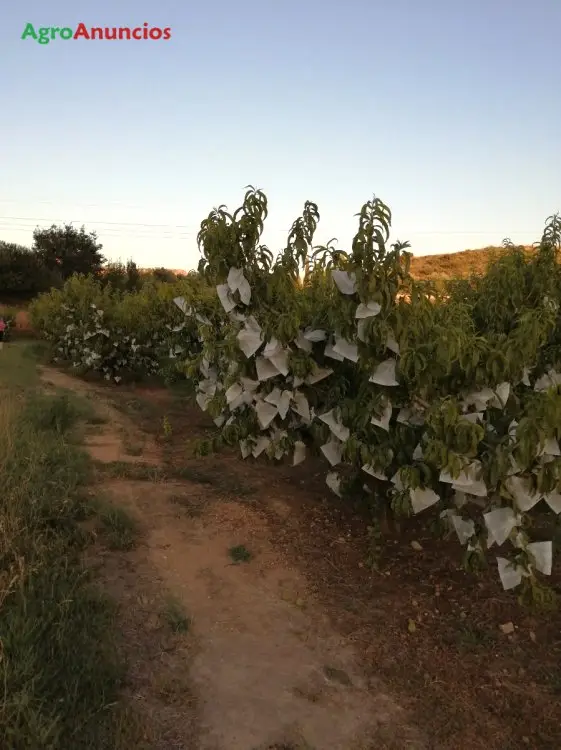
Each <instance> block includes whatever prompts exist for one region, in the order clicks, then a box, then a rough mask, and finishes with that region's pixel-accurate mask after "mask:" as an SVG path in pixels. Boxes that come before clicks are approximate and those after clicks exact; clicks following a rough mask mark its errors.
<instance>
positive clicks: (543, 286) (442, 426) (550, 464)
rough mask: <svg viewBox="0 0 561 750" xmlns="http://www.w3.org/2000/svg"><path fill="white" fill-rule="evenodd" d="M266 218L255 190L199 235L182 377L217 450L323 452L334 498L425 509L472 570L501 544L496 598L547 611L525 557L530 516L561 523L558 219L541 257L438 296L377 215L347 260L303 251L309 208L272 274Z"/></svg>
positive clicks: (499, 264)
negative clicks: (544, 515)
mask: <svg viewBox="0 0 561 750" xmlns="http://www.w3.org/2000/svg"><path fill="white" fill-rule="evenodd" d="M266 215H267V200H266V197H265V196H264V195H263V193H261V192H260V191H255V190H253V189H251V190H249V191H248V192H247V194H246V197H245V201H244V204H243V206H242V207H241V208H240V209H238V211H236V213H235V214H233V215H232V214H229V213H227V212H226V210H225V209H224V208H219V209H216V210H215V211H213V212H212V213H211V214H210V215H209V217H208V218H207V219H206V220H205V221H203V223H202V225H201V231H200V233H199V243H200V247H201V252H202V255H203V258H202V261H201V264H200V271H201V272H202V273H203V274H204V276H205V278H206V279H207V280H208V282H209V284H211V285H213V286H215V287H216V291H217V296H216V298H215V300H214V302H213V304H211V303H210V302H207V303H206V305H204V306H198V305H197V304H195V306H194V307H193V309H192V310H190V311H188V315H190V316H191V319H193V316H196V317H197V320H198V336H199V341H200V346H201V352H200V354H198V355H197V356H196V357H190V358H189V359H188V361H187V362H186V368H187V371H188V372H189V373H190V375H191V376H193V377H194V378H195V380H196V383H197V391H198V394H197V401H198V403H199V405H200V406H201V408H203V409H205V410H208V412H209V413H210V414H211V416H212V417H213V418H214V420H215V422H216V424H217V425H218V426H219V427H220V435H219V438H218V439H217V440H216V441H214V445H219V444H220V443H228V444H232V443H238V444H239V446H240V449H241V453H242V456H243V457H244V458H247V457H248V456H254V457H257V456H259V455H260V454H261V453H265V454H267V455H268V456H269V457H270V458H273V459H277V460H278V459H281V458H282V457H284V456H285V455H287V454H291V455H292V456H293V462H294V463H295V464H296V463H300V462H301V461H302V460H304V457H305V454H306V449H307V448H308V447H309V448H311V449H312V450H313V451H318V450H319V452H321V453H322V454H323V455H324V456H325V458H326V459H327V460H328V462H329V463H330V464H331V469H330V471H329V472H328V474H327V483H328V485H329V487H330V488H331V489H332V490H334V491H335V492H336V493H337V494H342V495H343V494H345V493H348V492H351V491H352V492H353V493H356V492H357V491H359V490H361V489H362V490H364V491H365V492H366V493H367V494H368V495H369V496H370V498H371V502H372V504H373V505H378V506H379V505H381V504H384V505H389V506H390V507H391V508H392V509H393V510H394V511H395V512H401V513H405V514H409V513H419V512H421V511H423V510H426V509H428V508H431V507H432V508H435V509H437V510H438V511H439V513H440V516H441V518H442V519H443V520H444V521H446V522H447V523H448V524H449V525H450V528H451V529H453V530H455V532H456V533H457V536H458V538H459V540H460V542H461V543H462V544H464V545H465V546H466V562H468V563H470V564H478V563H481V562H484V559H485V551H486V549H487V547H490V546H492V545H494V544H497V546H501V545H503V544H504V543H506V542H507V541H508V542H509V543H510V553H509V559H507V558H506V557H502V556H498V557H497V564H498V570H499V574H500V577H501V580H502V583H503V586H504V587H505V588H513V587H515V586H518V585H519V584H521V583H522V584H524V585H523V593H524V594H526V593H528V592H530V593H532V594H533V595H541V594H542V589H541V587H540V584H539V582H538V579H537V577H536V571H538V572H541V573H545V574H549V573H550V572H551V552H552V546H551V542H548V541H531V516H532V514H531V512H530V511H532V510H533V509H534V508H535V506H537V503H538V502H540V501H542V500H543V501H545V503H542V506H543V507H544V509H546V508H547V510H551V511H553V512H555V513H559V512H560V511H561V457H560V456H561V450H560V448H559V438H560V436H561V434H560V433H561V394H560V389H559V386H560V385H561V374H560V371H561V350H560V348H559V343H560V338H559V337H560V335H561V334H560V332H561V325H560V322H561V320H560V315H559V305H558V302H557V300H558V299H559V297H560V274H559V267H558V265H557V263H556V253H557V251H558V249H559V246H560V242H561V222H560V220H559V219H558V217H552V218H551V219H550V220H549V222H548V224H547V226H546V231H545V232H544V236H543V238H542V240H541V242H540V243H539V245H538V247H537V250H536V253H535V254H533V255H531V256H529V255H528V254H527V253H525V252H524V251H523V250H522V249H517V248H513V247H510V246H508V245H507V246H506V247H505V254H503V255H502V256H501V257H500V258H499V259H498V260H497V261H496V262H495V263H494V264H492V265H491V267H490V268H489V271H488V273H487V274H485V275H484V276H482V277H481V278H480V279H479V280H477V279H472V280H471V282H470V283H468V284H467V285H465V284H464V285H461V286H457V287H456V288H454V287H453V286H452V285H451V286H449V287H445V288H441V289H437V288H434V287H431V286H430V285H429V284H427V283H423V284H421V283H419V282H415V281H414V280H413V279H412V278H411V277H410V275H409V270H408V266H409V254H408V253H407V252H406V249H407V245H406V244H404V243H394V244H392V245H390V244H389V232H390V226H391V213H390V211H389V209H388V208H387V206H385V205H384V204H383V203H382V202H381V201H379V200H378V199H375V200H372V201H369V202H368V203H366V204H365V205H364V206H363V207H362V209H361V212H360V215H359V228H358V232H357V234H356V236H355V238H354V240H353V243H352V248H351V250H350V252H342V251H339V250H337V249H335V248H334V247H333V246H332V245H328V246H326V247H320V248H314V247H313V244H312V243H313V236H314V232H315V229H316V226H317V222H318V220H319V213H318V210H317V207H316V206H315V205H314V204H312V203H306V205H305V208H304V212H303V215H302V217H301V218H300V219H297V220H296V221H295V223H294V225H293V227H292V230H291V232H290V234H289V238H288V243H287V246H286V248H285V249H284V250H283V251H282V252H281V253H280V254H279V255H278V256H277V257H276V258H274V257H273V255H272V253H271V252H270V251H269V250H268V249H267V248H266V247H264V246H263V245H261V244H260V237H261V233H262V230H263V223H264V219H265V217H266ZM195 302H196V301H195ZM176 304H178V305H181V306H183V307H185V303H184V301H182V300H176ZM209 447H210V446H204V449H205V450H206V449H208V448H209Z"/></svg>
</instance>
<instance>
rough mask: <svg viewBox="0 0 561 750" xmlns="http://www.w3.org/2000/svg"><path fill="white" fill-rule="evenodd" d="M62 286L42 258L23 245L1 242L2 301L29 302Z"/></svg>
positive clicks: (0, 278) (0, 281)
mask: <svg viewBox="0 0 561 750" xmlns="http://www.w3.org/2000/svg"><path fill="white" fill-rule="evenodd" d="M57 284H60V276H59V275H58V274H57V273H55V272H51V271H50V270H49V269H47V268H46V266H45V264H44V263H43V261H42V260H41V258H40V256H39V255H38V254H37V253H35V252H34V251H32V250H30V249H29V248H27V247H23V246H22V245H15V244H13V243H9V242H0V299H2V300H4V301H7V300H27V299H31V298H32V297H34V296H35V295H37V294H39V293H41V292H44V291H46V290H47V289H50V288H51V286H56V285H57Z"/></svg>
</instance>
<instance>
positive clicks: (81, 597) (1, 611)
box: [0, 344, 123, 750]
mask: <svg viewBox="0 0 561 750" xmlns="http://www.w3.org/2000/svg"><path fill="white" fill-rule="evenodd" d="M24 351H25V348H24V347H23V346H19V345H16V344H13V345H12V344H10V346H9V347H5V349H4V350H3V351H2V352H1V353H0V354H1V355H2V359H1V362H2V366H1V367H0V372H1V374H2V383H3V384H4V385H6V383H9V382H10V380H11V378H12V376H13V375H15V373H14V371H13V369H10V368H14V367H15V366H16V365H17V366H21V367H22V368H23V369H20V370H19V371H17V384H18V388H17V389H16V388H10V389H8V390H5V391H4V392H3V393H2V398H0V487H1V488H2V492H0V530H1V532H0V643H1V646H2V650H1V655H2V700H1V701H0V727H1V728H2V729H1V734H2V743H1V744H2V747H3V748H4V747H5V748H6V750H8V749H9V750H34V749H35V748H37V749H38V748H45V750H68V749H69V748H72V750H114V748H115V747H116V746H117V741H118V738H117V734H116V733H117V732H122V731H123V727H122V724H119V726H117V724H116V712H117V710H118V706H119V704H118V702H117V697H118V690H119V687H120V684H121V680H122V676H123V671H122V665H121V663H120V660H119V658H118V653H117V645H116V640H115V638H114V637H113V634H114V633H115V631H114V615H115V613H114V609H113V606H112V604H111V602H110V601H108V600H107V599H106V598H105V597H104V596H102V595H101V594H100V593H99V591H98V589H97V587H96V585H95V583H94V581H93V580H92V576H91V573H90V572H89V571H88V570H86V569H85V567H84V564H83V561H82V552H83V549H84V546H85V544H86V543H87V541H88V539H89V536H88V535H87V534H86V533H85V532H84V531H83V530H82V529H81V525H80V521H81V520H82V519H83V518H85V517H86V515H87V511H88V509H87V506H86V504H85V502H84V495H85V492H84V489H85V483H86V482H87V481H88V477H89V471H88V469H89V461H88V458H87V456H86V454H85V453H84V452H83V451H82V450H80V449H79V448H78V447H77V446H76V445H75V444H74V443H73V442H72V441H70V440H68V439H67V438H68V436H69V435H70V431H71V430H72V427H73V425H75V423H76V421H77V419H78V416H77V414H76V412H75V411H74V410H73V409H72V408H71V407H70V406H69V403H68V402H67V401H65V400H64V399H61V397H60V396H58V395H55V396H50V397H49V396H42V397H39V396H38V395H37V394H34V393H30V394H24V395H23V397H21V396H20V394H19V390H20V388H21V387H22V384H26V385H28V386H32V385H35V383H36V381H37V378H36V374H33V373H32V369H33V367H32V365H33V359H26V357H25V356H24ZM6 354H8V356H7V357H5V356H4V355H6ZM7 362H9V363H10V364H9V365H8V367H7V368H6V367H5V366H4V365H5V364H6V363H7ZM6 373H8V375H7V376H6Z"/></svg>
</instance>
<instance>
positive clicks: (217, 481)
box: [170, 464, 255, 497]
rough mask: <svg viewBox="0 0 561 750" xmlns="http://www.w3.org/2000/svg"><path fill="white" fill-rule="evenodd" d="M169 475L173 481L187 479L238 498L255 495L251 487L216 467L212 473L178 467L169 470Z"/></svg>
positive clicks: (194, 468) (197, 468)
mask: <svg viewBox="0 0 561 750" xmlns="http://www.w3.org/2000/svg"><path fill="white" fill-rule="evenodd" d="M170 474H171V475H172V476H173V478H174V479H188V480H189V481H190V482H196V483H197V484H203V485H206V486H207V487H214V488H215V489H217V490H219V491H221V492H227V493H228V494H231V495H237V496H238V497H249V496H250V495H253V494H254V493H255V489H254V488H253V487H249V486H248V485H247V484H244V483H243V482H240V480H239V479H238V478H237V477H236V476H234V475H233V474H230V473H228V472H226V473H225V470H224V467H223V466H221V467H217V468H216V469H215V470H214V471H213V470H211V469H203V468H201V467H199V466H189V465H188V464H187V465H186V466H180V467H177V468H176V467H173V468H172V469H170Z"/></svg>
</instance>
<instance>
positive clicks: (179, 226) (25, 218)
mask: <svg viewBox="0 0 561 750" xmlns="http://www.w3.org/2000/svg"><path fill="white" fill-rule="evenodd" d="M4 220H8V221H46V222H53V223H55V224H56V223H57V222H60V223H64V221H65V220H64V219H47V218H44V217H42V216H0V221H4ZM79 221H83V220H82V219H73V220H72V221H71V222H70V223H71V224H77V223H78V222H79ZM86 221H87V223H88V224H104V225H107V226H122V227H157V228H161V227H173V228H174V229H188V228H189V227H192V226H193V225H192V224H146V223H142V222H134V221H133V222H127V221H96V220H93V219H86Z"/></svg>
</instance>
